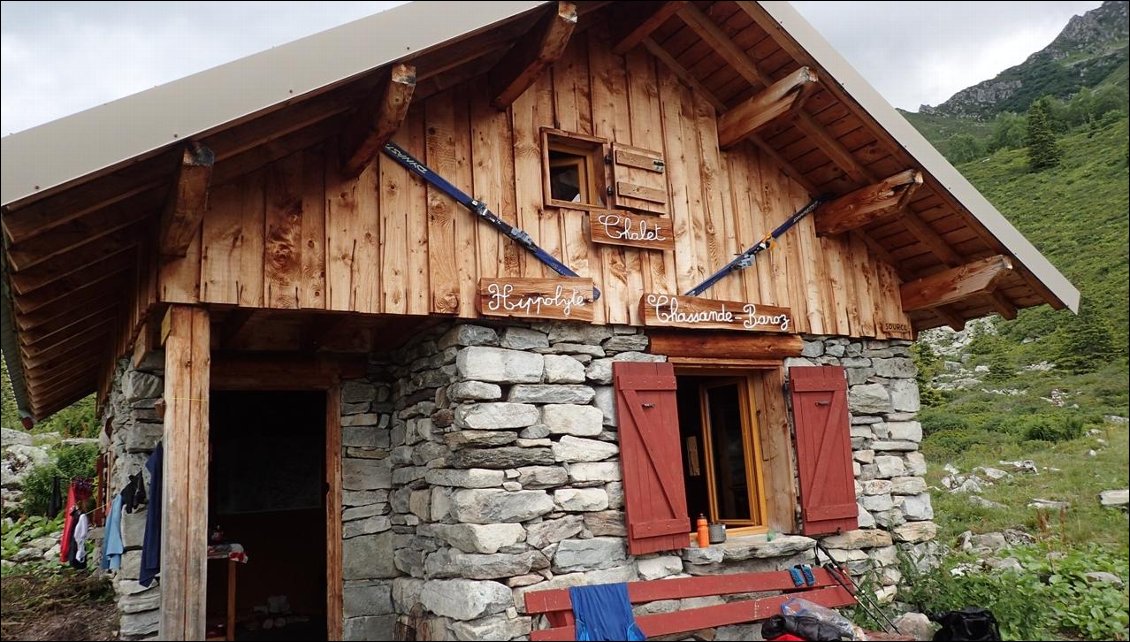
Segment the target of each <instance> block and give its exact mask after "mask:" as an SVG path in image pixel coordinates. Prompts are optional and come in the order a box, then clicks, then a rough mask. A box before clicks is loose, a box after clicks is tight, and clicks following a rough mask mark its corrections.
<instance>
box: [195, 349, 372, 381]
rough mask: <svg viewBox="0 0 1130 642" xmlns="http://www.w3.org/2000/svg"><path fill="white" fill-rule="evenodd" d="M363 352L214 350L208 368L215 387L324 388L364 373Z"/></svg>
mask: <svg viewBox="0 0 1130 642" xmlns="http://www.w3.org/2000/svg"><path fill="white" fill-rule="evenodd" d="M366 368H368V362H367V360H366V359H365V357H364V356H356V355H349V356H341V357H335V356H331V355H326V354H318V355H310V354H296V353H278V354H272V353H254V354H252V353H247V352H235V353H218V354H217V355H216V358H215V367H214V368H213V369H212V388H214V389H216V390H328V389H329V388H331V387H332V386H335V385H337V384H338V383H340V382H341V381H343V380H346V379H357V378H360V377H363V376H365V371H366Z"/></svg>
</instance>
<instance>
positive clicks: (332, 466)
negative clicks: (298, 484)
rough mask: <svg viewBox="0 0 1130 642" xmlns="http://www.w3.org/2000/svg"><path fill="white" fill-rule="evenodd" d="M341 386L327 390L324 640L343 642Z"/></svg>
mask: <svg viewBox="0 0 1130 642" xmlns="http://www.w3.org/2000/svg"><path fill="white" fill-rule="evenodd" d="M341 502H342V496H341V385H340V384H337V383H334V384H332V385H330V387H329V388H328V389H326V637H327V638H328V639H330V640H340V639H342V633H343V629H344V627H345V619H344V613H343V612H342V609H343V607H344V605H343V602H342V600H343V599H344V598H343V594H344V590H345V579H344V575H343V574H342V573H343V570H342V566H341V564H342V522H341V511H342V503H341Z"/></svg>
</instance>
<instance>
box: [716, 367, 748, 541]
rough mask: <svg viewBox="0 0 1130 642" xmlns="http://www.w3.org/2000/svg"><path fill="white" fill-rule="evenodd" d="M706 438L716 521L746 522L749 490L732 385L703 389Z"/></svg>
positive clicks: (737, 397)
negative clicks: (707, 426) (707, 425)
mask: <svg viewBox="0 0 1130 642" xmlns="http://www.w3.org/2000/svg"><path fill="white" fill-rule="evenodd" d="M706 398H707V407H708V412H709V413H710V439H711V442H712V443H711V446H712V450H713V451H714V452H713V457H714V461H713V463H714V492H715V495H716V496H717V498H718V518H719V519H722V520H747V521H748V520H749V519H751V517H752V515H751V513H750V507H749V488H748V485H747V481H746V480H747V475H746V456H745V443H744V441H743V440H742V413H741V406H740V403H741V394H740V392H739V391H738V385H737V384H736V383H732V384H727V385H723V386H718V387H712V388H709V389H707V392H706Z"/></svg>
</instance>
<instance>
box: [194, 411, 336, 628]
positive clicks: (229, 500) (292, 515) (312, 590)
mask: <svg viewBox="0 0 1130 642" xmlns="http://www.w3.org/2000/svg"><path fill="white" fill-rule="evenodd" d="M210 422H211V433H210V434H211V454H212V457H211V462H210V466H209V475H210V477H209V490H208V495H209V497H208V500H209V501H208V505H209V521H208V523H209V535H210V538H212V539H214V538H216V534H217V532H218V533H220V534H221V535H220V540H222V542H223V543H225V544H232V543H235V544H239V545H240V546H241V547H242V549H243V551H244V552H245V554H246V555H247V559H248V561H247V563H246V564H242V563H238V564H235V565H234V566H235V574H236V578H235V580H236V581H235V590H234V598H231V597H230V594H231V593H232V591H230V589H229V571H230V567H231V564H230V562H228V561H226V560H225V559H209V561H208V564H209V566H208V632H209V637H211V636H213V635H215V636H227V635H228V633H227V631H226V626H227V624H226V623H227V613H228V608H229V599H234V606H235V614H236V617H235V620H236V625H235V628H234V632H235V633H234V637H235V639H237V640H317V639H321V640H324V639H326V524H325V515H326V508H325V478H326V475H325V449H326V442H325V440H326V437H325V435H326V426H325V422H326V394H325V392H321V391H318V392H310V391H287V392H244V391H212V398H211V416H210ZM224 551H225V549H221V550H215V549H210V558H212V557H214V556H215V555H218V554H221V553H222V552H224ZM220 639H222V638H220Z"/></svg>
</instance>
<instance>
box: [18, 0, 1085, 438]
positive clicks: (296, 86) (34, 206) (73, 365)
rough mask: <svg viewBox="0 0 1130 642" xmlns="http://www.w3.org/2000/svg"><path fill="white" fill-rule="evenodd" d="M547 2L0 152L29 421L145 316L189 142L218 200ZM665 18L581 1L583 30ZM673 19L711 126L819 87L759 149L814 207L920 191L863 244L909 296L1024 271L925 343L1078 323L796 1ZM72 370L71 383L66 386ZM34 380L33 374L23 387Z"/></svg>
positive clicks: (472, 60)
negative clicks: (626, 16) (143, 299)
mask: <svg viewBox="0 0 1130 642" xmlns="http://www.w3.org/2000/svg"><path fill="white" fill-rule="evenodd" d="M544 4H545V3H540V2H492V3H479V4H478V5H476V6H475V11H473V12H469V11H466V10H465V7H466V6H467V5H466V4H464V3H459V4H455V3H452V2H426V3H413V4H409V5H405V6H401V7H398V8H395V9H392V10H389V11H386V12H383V13H379V14H376V15H374V16H371V17H368V18H364V19H361V20H358V21H355V22H352V23H349V24H346V25H343V26H341V27H338V28H335V29H331V30H329V31H325V32H322V33H319V34H315V35H313V36H310V37H308V38H303V39H301V40H297V41H295V42H292V43H289V44H286V45H283V46H280V47H276V48H274V49H270V50H268V51H264V52H262V53H259V54H255V55H253V56H249V57H247V58H244V59H241V60H237V61H235V62H232V63H229V64H227V65H223V66H220V67H216V68H214V69H210V70H208V71H204V72H201V73H198V74H195V75H192V76H189V77H187V78H184V79H181V80H178V81H175V82H172V83H169V84H167V85H162V86H160V87H156V88H154V89H150V90H148V91H145V92H142V93H140V94H136V95H133V96H129V97H127V98H123V99H121V100H117V101H114V102H111V103H108V104H106V105H102V106H100V107H96V108H94V109H91V110H87V111H85V112H81V113H78V114H75V115H73V116H69V117H66V118H63V119H60V120H57V121H54V122H51V123H47V124H45V125H42V126H40V127H36V128H33V129H30V130H27V131H24V132H20V133H18V134H13V135H11V136H7V137H5V138H3V139H2V140H0V148H2V156H3V163H2V164H0V174H2V181H0V183H2V190H0V191H2V194H0V196H2V202H3V208H4V220H3V224H4V253H5V257H4V259H5V260H4V261H3V272H4V273H3V275H2V276H0V279H2V281H3V284H4V288H3V292H2V295H3V301H0V310H2V312H3V315H4V319H3V323H2V324H0V339H2V340H3V341H2V343H3V347H4V349H5V350H4V352H5V354H6V355H8V356H9V357H10V360H9V368H10V369H11V370H12V379H13V382H14V383H15V384H16V390H17V396H19V397H20V398H21V408H29V409H30V410H31V411H33V413H34V414H36V415H37V416H43V415H46V414H50V413H51V412H53V411H54V410H57V409H59V408H62V407H65V406H66V405H67V404H69V403H70V402H72V401H74V400H75V399H77V398H79V397H81V396H82V395H84V394H86V393H88V392H90V391H91V390H92V389H93V387H94V382H95V381H96V379H97V373H98V370H99V367H100V364H102V363H103V362H104V361H107V360H108V359H109V355H111V354H113V353H116V352H117V351H118V350H119V349H122V348H123V346H122V345H119V343H120V342H121V341H122V339H121V338H120V337H116V336H115V331H116V330H117V328H116V327H112V326H113V321H112V320H113V319H116V320H117V321H118V322H119V324H120V323H121V322H122V321H123V320H126V319H130V318H133V317H131V315H136V314H137V311H136V310H135V309H134V307H133V302H131V301H130V300H129V295H128V292H130V291H131V289H133V287H134V286H135V285H136V281H134V280H132V279H135V278H136V276H137V272H140V271H141V270H139V269H138V265H139V263H138V262H139V261H140V260H141V258H142V255H143V254H144V253H143V252H142V251H141V249H144V245H143V241H142V239H144V238H145V234H146V231H147V230H148V227H147V226H148V225H150V224H151V222H152V221H153V220H154V219H155V217H157V216H159V214H160V210H161V208H162V205H163V204H164V200H165V195H166V194H167V192H168V190H169V188H170V186H171V185H172V184H173V178H174V176H175V172H176V168H177V161H178V159H179V157H180V155H179V152H180V148H181V147H182V146H183V143H184V142H185V141H186V140H192V141H200V142H203V143H204V144H206V145H207V146H208V147H210V148H211V149H212V150H214V151H215V154H216V165H215V171H214V174H213V183H214V184H218V183H219V182H222V181H223V180H225V177H226V179H227V180H230V179H231V178H233V177H235V176H238V175H240V174H242V173H246V172H248V171H251V170H252V169H255V168H257V167H261V166H263V165H265V164H266V163H269V162H271V161H273V160H275V159H277V158H281V157H282V156H284V155H286V154H287V153H289V151H293V150H295V149H301V148H302V147H304V146H309V145H313V144H316V143H317V142H318V141H321V140H324V139H325V138H328V137H331V136H333V135H335V134H336V133H337V132H339V131H340V130H341V124H342V121H343V120H344V118H345V116H347V115H348V113H349V111H350V110H351V109H353V108H355V107H356V106H357V105H358V104H360V103H361V102H362V100H363V98H364V97H365V96H366V95H367V94H368V93H369V92H370V91H371V90H372V88H373V87H375V86H376V84H377V83H378V82H379V81H380V80H381V79H382V78H383V77H384V74H385V73H386V72H385V71H384V70H386V69H387V68H388V66H389V65H390V64H392V63H394V62H398V61H404V62H411V63H412V64H414V65H415V66H416V68H417V81H418V82H417V87H416V93H415V97H414V100H422V99H424V98H426V96H427V95H429V94H430V93H435V92H438V91H440V90H442V89H444V88H446V87H450V86H453V85H456V84H458V83H460V82H464V81H467V80H469V79H472V78H476V77H479V76H481V75H482V74H484V73H486V72H487V71H488V70H489V69H490V68H491V66H492V65H493V64H494V63H496V62H497V61H499V60H500V59H501V58H503V56H505V54H506V51H507V49H508V48H509V47H511V46H512V44H513V43H514V42H516V41H517V40H518V39H519V38H520V37H521V36H522V35H523V34H524V33H526V32H527V31H529V29H530V27H531V26H532V25H533V24H534V22H535V21H536V20H537V19H538V18H539V17H540V16H541V14H542V13H543V12H544V9H543V8H541V6H542V5H544ZM662 4H663V3H658V2H656V3H606V2H585V1H581V2H578V3H577V5H578V13H579V14H580V16H581V18H580V20H579V22H578V29H583V28H584V27H585V23H586V20H604V21H609V22H612V23H615V22H616V21H617V19H619V18H620V17H621V15H620V14H619V13H617V14H616V15H613V13H614V12H631V11H641V10H642V9H643V8H654V7H656V6H659V5H662ZM679 9H680V10H679V12H678V13H675V14H674V15H671V14H668V17H667V18H666V19H665V20H664V21H663V22H662V23H661V24H659V25H658V26H657V28H656V29H655V30H654V31H653V32H652V34H651V36H650V37H649V38H646V39H645V40H644V42H643V46H645V47H646V48H647V49H648V51H650V52H651V54H652V55H653V56H655V57H656V58H658V59H659V60H660V61H662V63H664V64H666V65H668V66H669V67H670V68H671V69H672V70H673V71H675V73H676V74H677V75H679V76H680V77H681V78H682V80H683V81H684V82H686V83H687V84H689V85H691V86H692V87H694V88H695V90H696V91H699V92H701V93H702V95H703V96H704V97H706V98H707V99H708V100H709V101H710V102H711V103H713V104H714V105H715V107H716V109H717V110H718V111H719V112H723V111H725V110H727V109H729V108H730V107H732V106H735V105H736V104H738V103H739V102H741V101H743V100H745V98H748V97H749V96H751V95H752V94H753V93H755V92H756V91H757V90H758V89H759V88H760V87H762V86H764V85H767V84H769V83H771V82H775V81H776V80H779V79H780V78H782V77H784V76H787V75H789V74H791V73H793V72H795V71H796V70H797V69H798V68H799V67H800V66H809V67H811V68H813V69H815V70H817V72H818V74H819V76H820V78H821V79H822V82H821V83H820V86H819V88H818V89H817V90H815V93H813V94H812V95H811V96H809V97H808V99H807V102H806V103H805V106H804V109H803V110H802V111H801V112H800V113H798V114H797V117H796V118H794V119H791V120H787V119H781V122H775V123H774V124H772V125H770V126H767V127H766V128H765V129H764V130H763V131H762V132H759V134H758V140H757V143H756V144H757V145H758V146H759V147H761V149H762V150H764V151H765V153H767V154H769V155H770V156H772V157H773V158H774V159H775V160H776V161H777V162H778V163H780V164H781V166H782V167H783V168H784V170H785V171H786V172H787V173H788V174H789V175H790V176H791V177H792V178H794V179H795V180H796V181H797V182H798V183H800V184H801V185H803V186H804V187H805V188H807V189H808V190H809V192H810V193H813V194H844V193H847V192H849V191H851V190H853V189H856V188H859V187H861V186H864V185H868V184H871V183H874V182H876V181H877V180H878V179H881V178H884V177H886V176H891V175H893V174H896V173H898V172H901V171H904V170H907V169H917V170H919V171H921V172H922V173H923V174H924V178H925V184H924V185H923V187H922V189H919V190H918V191H917V192H916V193H915V196H914V198H913V200H911V201H910V202H909V203H908V204H907V207H906V208H905V209H904V214H903V215H902V216H899V217H895V218H891V219H883V220H879V221H875V222H874V223H872V224H869V225H868V226H867V227H865V228H863V229H862V230H861V237H862V239H863V240H865V241H866V242H867V244H868V247H869V248H871V250H872V251H873V252H875V253H876V254H877V255H878V256H880V257H881V258H883V259H884V260H885V261H887V262H888V263H890V264H891V265H893V266H895V268H896V269H897V271H898V272H899V274H900V276H901V277H902V279H903V280H904V281H909V280H912V279H915V278H919V277H925V276H929V275H931V274H935V273H938V272H940V271H944V270H946V269H948V268H954V267H957V266H959V265H963V264H965V263H967V262H969V261H971V260H976V259H982V258H985V257H988V256H994V255H1007V256H1008V257H1010V258H1011V259H1012V260H1013V262H1014V264H1015V266H1016V269H1015V270H1013V271H1012V272H1011V273H1010V275H1009V276H1008V277H1007V278H1006V279H1004V280H1003V281H1002V283H1001V285H1000V287H999V289H998V294H997V295H996V296H994V297H985V298H981V299H976V300H968V301H962V302H959V303H955V304H952V305H949V306H944V307H939V308H937V309H930V310H920V311H915V312H912V313H911V319H912V321H913V322H914V323H915V326H916V327H917V328H926V327H932V326H937V325H944V324H947V323H960V322H961V321H962V320H963V319H969V318H975V317H979V316H984V315H986V314H991V313H993V312H997V311H1000V312H1002V313H1003V314H1007V313H1008V312H1009V311H1012V312H1013V313H1014V312H1015V309H1016V308H1022V307H1029V306H1033V305H1038V304H1040V303H1049V304H1051V305H1053V306H1054V307H1057V308H1061V307H1067V308H1070V309H1072V310H1075V309H1077V306H1078V302H1079V293H1078V291H1077V290H1076V289H1075V288H1074V287H1073V286H1072V285H1071V284H1070V283H1069V282H1068V281H1067V280H1066V279H1065V278H1064V277H1063V276H1062V275H1061V274H1060V273H1059V272H1058V271H1057V270H1056V269H1055V268H1054V267H1053V266H1052V265H1051V264H1050V263H1049V262H1048V261H1047V260H1046V259H1045V258H1044V257H1043V256H1042V255H1041V254H1040V253H1039V252H1038V251H1037V250H1036V249H1035V248H1034V247H1033V246H1032V245H1031V244H1030V243H1029V242H1028V241H1027V240H1025V239H1024V238H1023V237H1022V236H1021V235H1020V234H1019V233H1018V232H1017V231H1016V230H1015V228H1013V227H1012V225H1011V224H1009V223H1008V221H1007V220H1005V219H1004V218H1003V217H1002V216H1001V215H1000V213H999V212H997V210H996V209H995V208H993V206H992V205H991V204H989V203H988V201H986V200H985V199H984V197H982V196H981V195H980V194H979V193H978V192H977V191H976V190H975V189H974V188H973V187H972V186H971V185H970V184H969V183H968V181H966V180H965V179H964V178H963V177H962V176H961V175H960V174H959V173H958V172H957V171H956V170H955V169H954V168H953V167H952V166H951V165H950V164H949V163H948V162H947V161H946V160H945V159H944V158H942V157H941V156H940V155H939V154H938V153H937V151H936V150H934V148H933V147H932V146H931V145H930V144H929V143H928V142H926V141H925V139H923V138H922V136H921V135H920V134H918V132H917V131H915V130H914V129H913V128H912V127H911V126H910V125H909V124H908V123H907V122H906V121H905V119H903V118H902V116H901V115H899V114H898V113H897V112H896V111H895V110H894V109H893V108H892V107H891V106H890V105H889V104H888V103H887V102H886V101H885V100H884V99H883V98H882V97H881V96H879V95H878V93H877V92H876V91H875V90H874V89H873V88H872V87H871V86H870V85H869V84H868V83H867V82H866V81H864V80H863V79H862V78H861V77H860V76H859V74H858V73H856V72H855V71H854V70H853V69H852V68H851V66H850V65H848V63H847V62H846V61H845V60H844V59H843V58H842V57H841V56H840V55H839V54H838V53H836V51H835V50H834V49H833V48H832V47H831V46H830V45H829V44H828V43H827V42H826V41H825V40H824V39H823V38H822V37H821V36H820V35H819V34H818V33H817V32H816V31H815V30H814V29H813V28H812V27H811V26H810V25H809V24H808V23H807V22H806V21H805V20H804V19H803V18H801V17H800V15H799V14H797V13H796V11H795V10H793V9H792V8H791V7H790V6H789V5H788V3H785V2H760V3H758V2H747V1H733V0H722V1H719V2H713V3H711V2H696V3H681V4H680V6H679ZM139 248H141V249H139ZM142 265H144V266H146V267H148V264H142ZM14 311H16V312H18V314H16V315H15V316H13V312H14ZM107 319H110V320H107ZM29 325H36V326H42V327H43V328H49V329H50V330H51V334H50V339H49V340H44V341H41V342H39V343H38V344H36V345H35V346H34V348H35V349H34V350H33V351H32V352H34V353H35V355H36V356H35V357H34V358H27V357H25V354H24V353H25V352H27V351H25V350H21V349H20V348H21V346H23V344H22V343H21V340H22V339H24V338H26V336H25V335H26V331H25V330H24V328H25V327H27V326H29ZM21 332H25V334H20V333H21ZM128 339H129V338H128V337H126V343H125V346H128ZM99 355H105V356H103V357H102V358H101V360H99ZM79 356H81V357H82V359H81V360H79V359H78V357H79ZM60 363H67V364H68V366H69V368H68V370H67V371H66V372H58V373H56V372H55V370H54V369H53V368H54V366H55V365H56V364H60ZM26 367H32V368H34V369H35V371H34V372H33V375H35V376H33V377H32V378H31V379H27V380H25V377H24V369H25V368H26ZM48 369H50V371H51V376H50V378H49V383H47V381H48V379H47V378H46V377H45V376H44V375H43V374H42V373H43V371H44V370H48ZM25 382H26V383H28V385H27V386H26V390H27V395H26V396H25V395H23V394H21V392H20V391H21V390H22V389H24V383H25ZM29 402H30V403H29Z"/></svg>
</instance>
